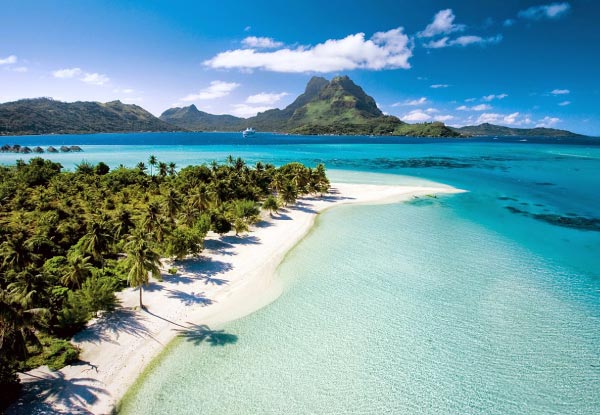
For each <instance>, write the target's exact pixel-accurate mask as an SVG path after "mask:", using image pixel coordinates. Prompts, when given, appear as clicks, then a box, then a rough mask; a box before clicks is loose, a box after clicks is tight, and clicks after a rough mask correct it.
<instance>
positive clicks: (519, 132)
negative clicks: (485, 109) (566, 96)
mask: <svg viewBox="0 0 600 415" xmlns="http://www.w3.org/2000/svg"><path fill="white" fill-rule="evenodd" d="M450 128H452V127H450ZM452 129H453V130H454V131H456V132H457V133H460V134H464V135H468V136H472V137H475V136H484V137H489V136H498V137H515V136H518V137H571V138H575V137H585V136H583V135H581V134H576V133H572V132H571V131H566V130H558V129H555V128H543V127H536V128H511V127H503V126H501V125H494V124H489V123H484V124H479V125H468V126H465V127H460V128H452Z"/></svg>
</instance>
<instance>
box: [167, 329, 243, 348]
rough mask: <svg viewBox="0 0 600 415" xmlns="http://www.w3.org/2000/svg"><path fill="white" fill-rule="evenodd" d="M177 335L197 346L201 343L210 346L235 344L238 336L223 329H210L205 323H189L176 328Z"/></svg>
mask: <svg viewBox="0 0 600 415" xmlns="http://www.w3.org/2000/svg"><path fill="white" fill-rule="evenodd" d="M177 331H178V334H179V336H181V337H183V338H184V339H185V340H186V341H188V342H192V343H194V344H195V345H196V346H199V345H200V344H202V343H208V344H209V345H211V346H225V345H228V344H235V343H237V341H238V336H237V335H235V334H231V333H226V332H225V331H224V330H211V328H210V327H208V326H207V325H205V324H202V325H195V324H190V327H189V328H186V329H182V330H177Z"/></svg>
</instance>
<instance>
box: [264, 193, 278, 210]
mask: <svg viewBox="0 0 600 415" xmlns="http://www.w3.org/2000/svg"><path fill="white" fill-rule="evenodd" d="M262 208H263V209H265V210H268V211H269V213H271V214H273V212H277V210H278V209H279V203H277V199H275V197H273V195H269V196H268V197H267V198H266V199H265V201H264V202H263V205H262Z"/></svg>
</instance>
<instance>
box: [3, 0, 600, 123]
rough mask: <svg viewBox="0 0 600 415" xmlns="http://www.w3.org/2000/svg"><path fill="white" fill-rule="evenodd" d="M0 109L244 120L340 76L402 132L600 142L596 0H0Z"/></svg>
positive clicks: (599, 32)
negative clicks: (475, 128)
mask: <svg viewBox="0 0 600 415" xmlns="http://www.w3.org/2000/svg"><path fill="white" fill-rule="evenodd" d="M0 10H2V13H1V14H2V25H0V102H6V101H13V100H16V99H20V98H25V97H38V96H50V97H54V98H55V99H60V100H64V101H75V100H97V101H103V102H104V101H110V100H113V99H120V100H122V101H123V102H127V103H134V104H138V105H140V106H142V107H144V108H146V109H148V110H149V111H151V112H152V113H154V114H156V115H158V114H160V113H161V112H162V111H164V110H165V109H167V108H169V107H172V106H183V105H190V104H195V105H196V106H197V107H198V108H199V109H201V110H205V111H207V112H211V113H217V114H220V113H231V114H235V115H239V116H244V117H248V116H251V115H254V114H256V112H257V111H263V110H265V109H267V108H273V107H280V108H281V107H284V106H285V105H287V104H289V103H290V102H292V101H293V99H294V98H295V97H296V96H297V95H298V94H300V93H301V92H302V91H303V89H304V86H305V85H306V82H307V81H308V80H309V79H310V77H311V76H313V75H321V76H325V77H326V78H331V77H333V76H335V75H341V74H347V75H349V76H350V77H351V78H352V79H353V80H354V81H355V82H356V83H357V84H359V85H361V86H362V87H363V88H364V89H365V91H366V92H367V93H368V94H369V95H371V96H373V97H374V98H375V100H376V101H377V103H378V105H379V106H380V108H381V109H382V110H383V111H384V112H386V113H389V114H393V115H396V116H398V117H400V118H401V119H403V120H405V121H408V122H422V121H434V120H441V121H444V122H446V123H447V124H449V125H466V124H478V123H481V122H491V123H495V124H502V125H509V126H515V127H535V126H549V127H556V128H564V129H569V130H572V131H576V132H580V133H585V134H592V135H600V105H598V100H599V98H600V77H599V76H598V74H599V73H600V53H598V52H599V51H600V49H599V46H598V45H600V29H599V28H598V26H597V23H596V20H597V19H598V15H599V14H600V13H599V12H600V2H597V1H594V0H571V1H565V2H563V1H558V2H552V1H544V0H542V1H517V0H497V1H496V0H490V1H432V0H421V1H419V2H414V1H404V0H395V1H376V0H373V1H370V2H365V1H360V2H359V1H355V2H351V1H335V0H331V1H327V2H325V1H312V0H311V1H302V2H289V4H288V2H282V1H277V2H276V1H270V2H267V1H252V2H249V1H220V2H203V1H152V0H145V1H126V0H118V1H117V0H114V1H91V0H81V1H59V0H45V1H42V0H38V1H30V0H19V1H13V0H0Z"/></svg>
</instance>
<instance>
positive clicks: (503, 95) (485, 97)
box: [481, 94, 508, 102]
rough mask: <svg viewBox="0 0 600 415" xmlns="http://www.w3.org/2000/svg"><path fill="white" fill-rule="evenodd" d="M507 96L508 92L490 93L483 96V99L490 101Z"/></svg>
mask: <svg viewBox="0 0 600 415" xmlns="http://www.w3.org/2000/svg"><path fill="white" fill-rule="evenodd" d="M507 96H508V94H498V95H494V94H490V95H486V96H484V97H482V98H481V99H483V100H484V101H487V102H490V101H493V100H494V99H504V98H506V97H507Z"/></svg>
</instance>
